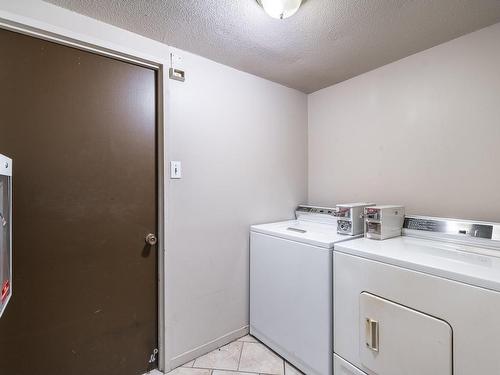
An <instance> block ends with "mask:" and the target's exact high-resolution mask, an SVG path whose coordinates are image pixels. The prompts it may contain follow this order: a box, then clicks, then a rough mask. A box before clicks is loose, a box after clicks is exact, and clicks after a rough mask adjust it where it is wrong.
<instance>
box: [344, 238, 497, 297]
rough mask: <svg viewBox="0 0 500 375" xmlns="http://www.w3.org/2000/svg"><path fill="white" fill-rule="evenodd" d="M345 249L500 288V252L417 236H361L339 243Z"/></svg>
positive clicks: (440, 274)
mask: <svg viewBox="0 0 500 375" xmlns="http://www.w3.org/2000/svg"><path fill="white" fill-rule="evenodd" d="M335 251H336V252H342V253H346V254H350V255H355V256H358V257H362V258H366V259H371V260H374V261H378V262H382V263H386V264H390V265H394V266H398V267H402V268H406V269H410V270H414V271H419V272H423V273H426V274H429V275H434V276H439V277H442V278H446V279H449V280H454V281H458V282H462V283H465V284H469V285H474V286H478V287H482V288H485V289H490V290H494V291H498V292H500V252H499V251H498V250H492V249H487V248H483V247H477V246H470V245H463V244H459V243H452V242H443V241H436V240H430V239H424V238H414V237H408V236H403V237H396V238H391V239H388V240H384V241H376V240H370V239H367V238H359V239H356V240H353V241H348V242H343V243H341V244H339V245H337V246H335Z"/></svg>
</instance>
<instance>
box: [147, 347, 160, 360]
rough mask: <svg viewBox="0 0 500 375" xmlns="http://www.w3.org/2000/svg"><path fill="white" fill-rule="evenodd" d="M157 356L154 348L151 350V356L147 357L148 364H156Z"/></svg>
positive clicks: (156, 350)
mask: <svg viewBox="0 0 500 375" xmlns="http://www.w3.org/2000/svg"><path fill="white" fill-rule="evenodd" d="M157 355H158V349H157V348H155V349H154V350H153V354H151V356H150V357H149V363H155V362H156V356H157Z"/></svg>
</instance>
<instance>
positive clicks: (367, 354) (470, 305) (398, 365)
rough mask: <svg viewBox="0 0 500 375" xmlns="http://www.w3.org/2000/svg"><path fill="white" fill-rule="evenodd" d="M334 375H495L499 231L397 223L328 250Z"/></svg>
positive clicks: (409, 220)
mask: <svg viewBox="0 0 500 375" xmlns="http://www.w3.org/2000/svg"><path fill="white" fill-rule="evenodd" d="M334 301H335V302H334V332H335V337H334V351H335V356H334V372H335V375H354V374H355V375H364V374H369V375H403V374H404V375H452V374H453V375H479V374H488V375H489V374H491V375H493V374H500V355H499V353H500V340H499V337H500V324H499V316H500V225H499V224H495V223H485V222H471V221H463V220H451V219H440V218H429V217H417V216H410V217H406V219H405V223H404V229H403V237H398V238H392V239H389V240H385V241H374V240H369V239H366V238H362V239H356V240H353V241H349V242H345V243H341V244H339V245H338V246H336V247H335V253H334Z"/></svg>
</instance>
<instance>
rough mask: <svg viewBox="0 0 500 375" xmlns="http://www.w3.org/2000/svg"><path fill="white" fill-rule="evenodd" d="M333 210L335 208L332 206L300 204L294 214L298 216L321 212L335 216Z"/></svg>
mask: <svg viewBox="0 0 500 375" xmlns="http://www.w3.org/2000/svg"><path fill="white" fill-rule="evenodd" d="M335 212H336V210H335V209H334V208H329V207H317V206H305V205H300V206H298V207H297V208H296V210H295V214H296V215H297V216H299V215H300V214H321V215H330V216H335Z"/></svg>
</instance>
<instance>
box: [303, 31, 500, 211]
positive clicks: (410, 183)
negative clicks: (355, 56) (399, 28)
mask: <svg viewBox="0 0 500 375" xmlns="http://www.w3.org/2000/svg"><path fill="white" fill-rule="evenodd" d="M308 122H309V201H310V203H313V204H321V205H333V204H335V203H337V202H345V201H359V200H370V201H375V202H377V203H379V204H382V203H397V204H403V205H405V206H406V207H407V211H408V212H409V213H412V214H426V215H436V216H449V217H458V218H474V219H483V220H494V221H500V173H499V167H500V164H499V162H500V24H496V25H493V26H491V27H488V28H485V29H482V30H480V31H477V32H475V33H472V34H468V35H466V36H463V37H461V38H458V39H455V40H453V41H450V42H448V43H445V44H442V45H440V46H437V47H434V48H432V49H429V50H427V51H424V52H421V53H418V54H416V55H413V56H410V57H408V58H405V59H403V60H400V61H398V62H395V63H392V64H389V65H386V66H384V67H382V68H379V69H377V70H374V71H371V72H369V73H366V74H363V75H361V76H358V77H355V78H353V79H350V80H348V81H345V82H343V83H340V84H337V85H334V86H331V87H329V88H326V89H323V90H321V91H318V92H316V93H313V94H311V95H310V96H309V121H308Z"/></svg>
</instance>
